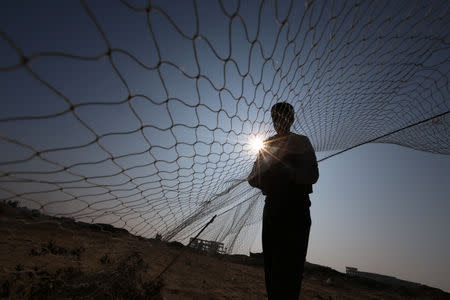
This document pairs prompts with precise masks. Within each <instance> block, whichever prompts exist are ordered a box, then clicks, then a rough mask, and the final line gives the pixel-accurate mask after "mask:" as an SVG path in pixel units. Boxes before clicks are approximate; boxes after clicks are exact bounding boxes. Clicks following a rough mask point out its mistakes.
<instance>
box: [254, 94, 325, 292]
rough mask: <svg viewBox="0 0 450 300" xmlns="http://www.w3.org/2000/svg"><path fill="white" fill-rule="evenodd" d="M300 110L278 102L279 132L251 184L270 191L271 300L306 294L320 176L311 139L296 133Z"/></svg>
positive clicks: (267, 262) (265, 236) (266, 231)
mask: <svg viewBox="0 0 450 300" xmlns="http://www.w3.org/2000/svg"><path fill="white" fill-rule="evenodd" d="M294 115H295V113H294V108H293V107H292V105H290V104H289V103H286V102H281V103H277V104H275V105H274V106H273V107H272V110H271V116H272V121H273V126H274V128H275V131H276V132H277V134H276V135H274V136H272V137H270V138H268V139H267V140H266V141H265V142H264V147H263V148H262V149H261V150H260V151H259V153H258V157H257V159H256V162H255V163H254V165H253V169H252V172H251V173H250V175H249V177H248V182H249V183H250V185H251V186H253V187H257V188H259V189H260V190H261V191H262V193H263V194H264V195H266V201H265V206H264V213H263V230H262V246H263V254H264V272H265V281H266V289H267V295H268V298H269V300H288V299H298V297H299V295H300V290H301V281H302V274H303V268H304V264H305V259H306V251H307V248H308V239H309V231H310V228H311V217H310V212H309V207H310V206H311V202H310V200H309V194H310V193H312V184H314V183H316V182H317V179H318V178H319V171H318V168H317V160H316V155H315V153H314V148H313V147H312V145H311V143H310V141H309V139H308V138H307V137H306V136H303V135H298V134H295V133H291V132H290V128H291V126H292V124H293V123H294Z"/></svg>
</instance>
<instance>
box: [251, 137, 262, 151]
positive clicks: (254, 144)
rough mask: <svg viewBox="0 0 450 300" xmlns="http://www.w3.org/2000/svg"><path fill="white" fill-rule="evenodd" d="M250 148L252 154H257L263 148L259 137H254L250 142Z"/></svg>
mask: <svg viewBox="0 0 450 300" xmlns="http://www.w3.org/2000/svg"><path fill="white" fill-rule="evenodd" d="M250 147H251V149H252V151H253V152H255V153H257V152H258V151H259V150H261V149H262V148H263V147H264V141H263V139H262V137H260V136H254V137H252V138H251V140H250Z"/></svg>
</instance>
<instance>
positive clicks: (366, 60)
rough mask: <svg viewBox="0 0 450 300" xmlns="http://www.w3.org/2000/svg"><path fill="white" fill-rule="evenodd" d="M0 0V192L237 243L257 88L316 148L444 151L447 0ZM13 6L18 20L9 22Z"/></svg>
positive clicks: (242, 237)
mask: <svg viewBox="0 0 450 300" xmlns="http://www.w3.org/2000/svg"><path fill="white" fill-rule="evenodd" d="M14 5H16V4H14V3H9V4H8V3H6V2H3V3H2V4H1V6H5V7H3V8H2V9H1V11H2V12H3V14H5V16H4V17H2V19H3V21H1V23H0V51H1V54H2V55H1V57H2V58H1V59H0V75H1V76H2V77H1V79H2V84H1V93H2V104H1V105H2V109H1V112H0V152H1V153H2V155H1V157H0V200H2V201H19V203H20V205H21V206H26V207H29V208H32V209H33V208H34V209H40V210H41V211H43V212H45V213H47V214H51V215H56V216H66V217H72V218H75V219H77V220H81V221H85V222H94V223H108V224H112V225H114V226H116V227H120V228H125V229H127V230H128V231H130V232H131V233H133V234H136V235H141V236H143V237H154V236H155V235H156V234H161V235H162V237H163V238H164V239H166V240H178V241H182V242H185V243H186V242H187V241H188V240H189V238H190V237H192V236H194V235H195V233H196V232H198V230H200V228H201V227H202V225H204V224H205V223H206V222H207V221H208V220H209V219H210V218H211V216H213V215H215V214H218V217H217V218H216V220H215V221H214V222H213V223H212V224H211V225H210V226H209V227H208V228H207V229H206V230H205V232H203V233H202V235H201V238H203V239H208V240H215V241H219V242H223V243H224V244H225V248H226V251H227V252H230V253H247V252H248V250H249V249H251V248H252V245H253V244H254V242H255V240H256V239H257V238H258V232H259V230H260V220H261V214H262V207H263V203H264V201H263V196H262V195H261V193H260V192H259V191H258V190H256V189H253V188H251V187H250V186H249V185H248V183H247V182H246V180H245V179H246V176H247V175H248V173H249V171H250V169H251V167H252V163H253V161H254V159H255V156H256V154H255V153H254V151H253V150H252V149H251V147H250V144H249V143H250V140H251V139H252V137H254V136H256V135H257V136H261V137H268V136H270V135H272V134H274V131H273V128H272V125H271V118H270V108H271V106H272V105H273V104H274V103H276V102H280V101H287V102H289V103H291V104H292V105H293V106H294V108H295V111H296V121H295V123H294V125H293V131H294V132H296V133H300V134H304V135H307V136H308V137H309V138H310V140H311V142H312V144H313V146H314V148H315V150H316V152H318V155H319V157H321V153H325V154H324V155H322V158H326V157H327V155H329V154H333V153H339V151H343V150H346V149H349V148H352V147H355V146H357V145H361V144H364V143H367V142H381V143H394V144H399V145H403V146H406V147H411V148H414V149H418V150H423V151H429V152H434V153H441V154H450V147H449V136H450V134H449V124H450V122H449V115H448V112H449V109H450V101H449V84H448V79H449V78H448V77H449V70H450V61H449V53H450V50H449V32H450V30H449V28H450V24H449V21H450V14H449V5H450V3H448V2H447V1H405V2H402V1H179V2H171V1H149V3H147V2H146V1H126V0H123V1H115V2H112V1H111V2H110V1H107V2H106V1H103V2H102V1H80V2H71V3H63V4H61V3H60V2H58V1H51V2H50V3H46V4H43V3H38V4H36V3H29V4H28V5H29V6H27V7H14ZM24 24H26V26H25V25H24Z"/></svg>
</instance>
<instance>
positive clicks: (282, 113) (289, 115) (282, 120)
mask: <svg viewBox="0 0 450 300" xmlns="http://www.w3.org/2000/svg"><path fill="white" fill-rule="evenodd" d="M270 114H271V116H272V121H273V127H274V128H275V131H276V132H277V133H278V134H286V133H289V131H290V128H291V126H292V124H293V123H294V114H295V113H294V107H292V105H290V104H289V103H287V102H279V103H277V104H275V105H274V106H272V109H271V111H270Z"/></svg>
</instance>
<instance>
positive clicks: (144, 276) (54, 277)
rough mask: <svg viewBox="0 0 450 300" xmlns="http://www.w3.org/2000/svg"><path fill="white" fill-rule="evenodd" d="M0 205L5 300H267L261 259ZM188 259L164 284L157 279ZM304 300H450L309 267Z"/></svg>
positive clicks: (0, 276) (0, 285)
mask: <svg viewBox="0 0 450 300" xmlns="http://www.w3.org/2000/svg"><path fill="white" fill-rule="evenodd" d="M13 206H14V205H12V206H11V205H7V204H4V203H0V236H1V239H0V299H67V298H71V299H167V300H171V299H205V300H206V299H265V298H266V293H265V288H264V276H263V269H262V258H261V256H260V255H257V254H255V255H252V256H251V257H250V256H245V255H215V256H212V255H205V254H201V253H196V252H194V251H193V250H191V249H186V248H185V247H183V246H182V245H181V244H179V243H164V242H160V241H156V240H152V239H144V238H139V237H136V236H133V235H131V234H129V233H128V232H127V231H126V230H123V229H117V228H115V227H113V226H111V225H107V224H94V225H93V224H86V223H81V222H75V221H73V220H71V219H68V218H54V217H49V216H45V215H41V214H40V213H39V212H37V211H29V210H27V209H21V208H16V207H13ZM180 251H183V253H182V255H181V256H180V258H179V259H178V260H177V261H176V262H175V263H174V264H173V265H172V266H171V268H170V269H169V270H168V271H167V272H165V273H164V275H163V276H162V277H161V278H160V279H158V280H155V278H157V276H158V274H160V272H161V271H162V270H163V269H164V268H165V267H166V266H167V265H168V264H169V263H170V262H171V261H172V260H173V258H174V257H175V256H177V255H178V254H179V253H180ZM303 286H304V289H303V291H302V299H450V294H447V293H444V292H442V291H440V290H438V289H433V288H429V287H425V286H420V287H409V288H406V287H394V286H390V285H386V284H381V283H377V282H375V281H372V280H363V279H355V278H351V277H347V276H346V275H345V274H342V273H339V272H337V271H335V270H332V269H330V268H327V267H322V266H318V265H314V264H307V265H306V268H305V279H304V284H303Z"/></svg>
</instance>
